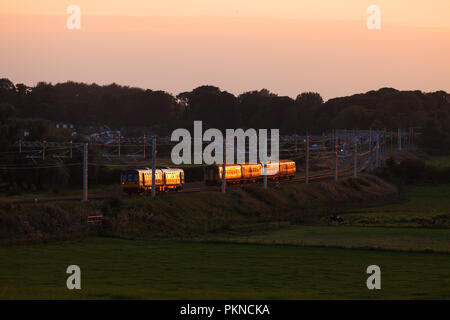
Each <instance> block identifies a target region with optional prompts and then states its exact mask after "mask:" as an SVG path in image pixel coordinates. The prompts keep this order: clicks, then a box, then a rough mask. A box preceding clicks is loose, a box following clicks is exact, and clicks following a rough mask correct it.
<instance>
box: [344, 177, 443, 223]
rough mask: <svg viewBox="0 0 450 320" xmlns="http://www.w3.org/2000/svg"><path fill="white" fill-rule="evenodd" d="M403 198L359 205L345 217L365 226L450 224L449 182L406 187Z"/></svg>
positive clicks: (351, 221)
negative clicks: (447, 183)
mask: <svg viewBox="0 0 450 320" xmlns="http://www.w3.org/2000/svg"><path fill="white" fill-rule="evenodd" d="M404 197H405V199H404V201H401V202H398V203H394V204H390V205H384V206H376V207H371V208H359V209H356V210H352V211H350V212H348V213H346V214H343V215H342V216H343V217H344V219H345V220H346V224H350V225H363V226H367V225H370V226H403V227H447V228H448V227H450V185H437V186H434V185H424V186H407V188H406V190H405V194H404Z"/></svg>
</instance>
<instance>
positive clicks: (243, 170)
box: [121, 160, 296, 194]
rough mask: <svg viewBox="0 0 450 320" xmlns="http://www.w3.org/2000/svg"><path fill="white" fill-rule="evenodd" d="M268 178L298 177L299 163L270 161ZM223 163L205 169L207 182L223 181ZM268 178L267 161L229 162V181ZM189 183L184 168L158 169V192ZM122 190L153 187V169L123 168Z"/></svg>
mask: <svg viewBox="0 0 450 320" xmlns="http://www.w3.org/2000/svg"><path fill="white" fill-rule="evenodd" d="M265 170H266V175H267V180H269V181H277V180H290V179H293V178H294V177H295V173H296V165H295V162H294V161H292V160H280V161H270V162H268V163H267V164H266V168H265ZM222 172H223V166H222V165H219V164H216V165H211V166H207V167H205V168H204V181H205V184H206V185H210V186H212V185H220V184H221V183H222ZM263 178H264V164H262V163H244V164H227V165H225V180H226V182H227V183H229V184H238V183H260V182H262V181H263ZM184 184H185V179H184V171H183V169H178V168H176V169H173V168H166V169H156V170H155V191H157V192H168V191H179V190H182V189H183V187H184ZM121 187H122V190H123V191H124V192H126V193H128V194H131V193H140V194H142V193H145V192H148V191H151V190H152V170H151V169H148V168H143V169H133V170H126V171H123V172H122V174H121Z"/></svg>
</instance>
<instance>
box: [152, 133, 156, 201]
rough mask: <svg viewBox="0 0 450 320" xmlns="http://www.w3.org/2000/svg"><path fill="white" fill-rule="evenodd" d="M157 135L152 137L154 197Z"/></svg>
mask: <svg viewBox="0 0 450 320" xmlns="http://www.w3.org/2000/svg"><path fill="white" fill-rule="evenodd" d="M155 179H156V137H153V139H152V198H155V197H156V183H155Z"/></svg>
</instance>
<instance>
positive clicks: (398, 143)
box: [397, 128, 402, 151]
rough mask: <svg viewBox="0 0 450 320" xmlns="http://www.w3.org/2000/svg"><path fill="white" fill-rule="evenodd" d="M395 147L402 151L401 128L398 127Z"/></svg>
mask: <svg viewBox="0 0 450 320" xmlns="http://www.w3.org/2000/svg"><path fill="white" fill-rule="evenodd" d="M397 148H398V151H402V129H400V128H398V131H397Z"/></svg>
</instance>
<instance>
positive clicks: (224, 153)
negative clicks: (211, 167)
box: [222, 137, 227, 193]
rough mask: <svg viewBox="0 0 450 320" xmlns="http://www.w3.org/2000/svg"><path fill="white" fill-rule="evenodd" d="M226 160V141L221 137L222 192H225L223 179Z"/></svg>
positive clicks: (224, 180)
mask: <svg viewBox="0 0 450 320" xmlns="http://www.w3.org/2000/svg"><path fill="white" fill-rule="evenodd" d="M226 162H227V141H226V138H225V137H224V138H223V163H222V193H225V192H226V184H227V181H226V179H225V166H226Z"/></svg>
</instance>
